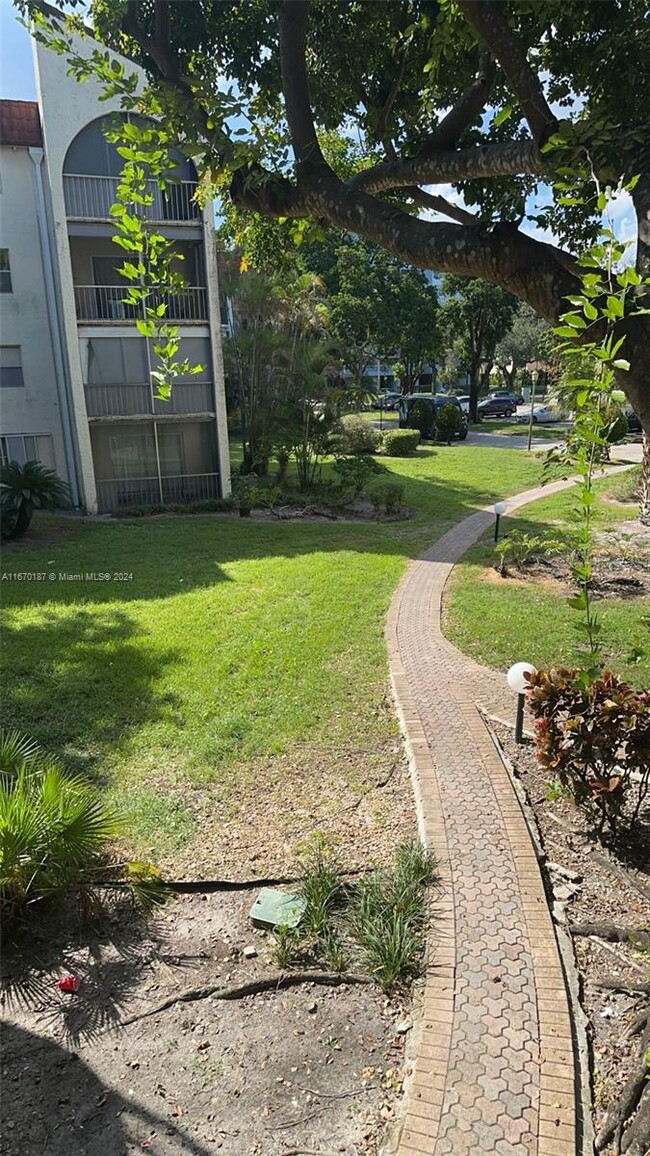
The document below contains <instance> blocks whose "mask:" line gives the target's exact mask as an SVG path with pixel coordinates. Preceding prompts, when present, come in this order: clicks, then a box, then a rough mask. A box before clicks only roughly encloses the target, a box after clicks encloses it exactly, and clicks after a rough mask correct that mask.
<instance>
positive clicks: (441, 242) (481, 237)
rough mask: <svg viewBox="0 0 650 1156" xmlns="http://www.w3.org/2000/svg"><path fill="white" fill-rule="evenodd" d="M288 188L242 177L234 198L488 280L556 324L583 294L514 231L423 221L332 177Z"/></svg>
mask: <svg viewBox="0 0 650 1156" xmlns="http://www.w3.org/2000/svg"><path fill="white" fill-rule="evenodd" d="M286 186H287V188H281V187H280V185H279V183H276V184H275V185H271V184H269V183H268V182H266V183H262V184H259V185H256V184H253V183H251V182H249V183H248V184H247V183H246V181H245V180H242V178H241V176H238V179H237V180H236V181H235V182H233V186H232V187H231V194H232V196H233V199H234V201H235V203H236V204H237V205H239V206H240V207H241V208H248V209H254V210H256V211H257V212H261V213H262V214H263V215H265V216H289V215H294V216H305V217H312V218H315V219H317V220H321V221H323V222H324V223H325V224H326V225H334V226H336V227H337V228H340V229H344V230H346V231H347V232H351V233H356V234H358V235H359V236H361V237H366V238H368V239H369V240H371V241H374V242H375V243H376V244H378V245H381V246H382V248H384V249H387V250H388V251H389V252H390V253H393V254H394V256H396V257H398V258H399V259H400V260H401V261H404V262H405V263H406V264H409V265H414V266H415V267H416V268H418V269H436V270H437V271H439V272H441V273H461V274H464V275H465V276H472V277H483V278H484V280H486V281H492V282H493V283H494V284H496V285H501V286H502V288H504V289H507V290H508V292H510V293H513V294H514V295H515V296H517V297H520V298H521V299H522V300H524V301H528V302H529V304H530V305H532V307H533V308H534V309H535V310H536V311H537V312H538V313H540V314H541V315H542V316H543V317H545V318H546V319H547V320H548V321H550V322H552V323H554V322H556V321H557V319H558V315H559V313H561V312H562V309H563V298H565V297H566V296H567V295H568V294H569V293H575V292H576V291H578V289H579V285H580V281H579V278H578V277H577V276H576V275H575V274H574V273H573V272H572V271H571V269H569V268H567V267H566V266H567V263H568V262H569V261H570V258H569V257H567V255H566V254H561V253H560V252H559V251H558V250H556V249H555V248H554V247H553V246H552V245H546V244H544V243H543V242H541V241H536V240H534V239H533V238H532V237H528V236H526V235H525V234H524V233H520V232H519V231H518V229H517V228H516V227H515V226H513V225H496V226H494V227H492V228H490V227H485V226H483V225H481V224H475V225H472V226H470V225H462V226H461V225H452V224H447V223H444V222H431V221H424V220H421V219H420V218H418V217H413V216H411V215H409V214H408V213H407V212H404V211H403V210H402V209H400V208H398V207H397V206H395V205H389V204H386V203H385V202H383V201H381V200H379V199H377V198H375V197H371V196H368V195H367V194H366V193H363V192H360V191H358V190H356V189H355V190H353V189H351V188H350V187H349V186H348V185H345V184H342V183H341V182H340V181H339V180H338V179H337V178H336V177H335V176H334V175H333V174H332V175H331V176H328V175H327V174H323V176H322V179H320V180H318V181H314V182H312V183H310V185H309V187H308V188H307V189H305V190H304V191H303V192H302V193H299V192H298V191H297V190H295V189H292V187H291V186H290V185H289V184H288V182H286ZM531 270H534V274H533V275H532V276H531Z"/></svg>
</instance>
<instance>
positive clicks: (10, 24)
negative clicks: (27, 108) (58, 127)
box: [0, 0, 36, 100]
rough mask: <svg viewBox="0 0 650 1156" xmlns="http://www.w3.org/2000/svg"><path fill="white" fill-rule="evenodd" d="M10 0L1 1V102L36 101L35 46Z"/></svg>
mask: <svg viewBox="0 0 650 1156" xmlns="http://www.w3.org/2000/svg"><path fill="white" fill-rule="evenodd" d="M16 17H17V13H16V9H15V8H14V6H13V4H12V3H11V0H0V99H2V100H36V85H35V83H34V66H33V63H32V46H31V42H30V39H29V34H28V32H27V29H26V28H23V27H22V25H20V24H19V23H18V20H17V18H16Z"/></svg>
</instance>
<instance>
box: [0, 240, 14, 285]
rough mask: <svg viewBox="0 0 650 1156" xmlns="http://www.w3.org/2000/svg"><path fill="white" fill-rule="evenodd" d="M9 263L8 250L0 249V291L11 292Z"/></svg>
mask: <svg viewBox="0 0 650 1156" xmlns="http://www.w3.org/2000/svg"><path fill="white" fill-rule="evenodd" d="M11 292H13V290H12V288H11V265H10V264H9V250H8V249H0V293H11Z"/></svg>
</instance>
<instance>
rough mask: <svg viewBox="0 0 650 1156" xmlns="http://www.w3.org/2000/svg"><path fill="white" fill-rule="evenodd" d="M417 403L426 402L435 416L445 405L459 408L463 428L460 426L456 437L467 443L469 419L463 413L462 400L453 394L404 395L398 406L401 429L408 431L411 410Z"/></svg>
mask: <svg viewBox="0 0 650 1156" xmlns="http://www.w3.org/2000/svg"><path fill="white" fill-rule="evenodd" d="M416 401H424V402H426V404H427V405H430V406H431V408H432V409H433V411H434V415H435V412H436V410H439V409H442V407H443V405H455V406H457V407H458V409H459V410H460V416H461V426H460V430H459V431H458V433H457V434H455V435H454V436H455V437H457V438H458V440H459V441H461V442H464V441H465V438H466V437H467V418H466V417H465V414H464V413H463V408H462V406H461V404H460V398H458V397H453V396H452V395H451V394H447V393H409V394H408V395H404V394H403V395H402V396H401V397H400V399H399V402H398V405H397V409H398V412H399V427H400V429H408V428H409V416H410V413H411V409H412V408H413V406H414V405H415V402H416Z"/></svg>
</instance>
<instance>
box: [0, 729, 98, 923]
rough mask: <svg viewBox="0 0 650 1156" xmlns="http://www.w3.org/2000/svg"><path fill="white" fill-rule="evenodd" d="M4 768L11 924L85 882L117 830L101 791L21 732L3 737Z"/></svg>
mask: <svg viewBox="0 0 650 1156" xmlns="http://www.w3.org/2000/svg"><path fill="white" fill-rule="evenodd" d="M0 768H1V770H0V907H1V908H2V910H3V913H4V914H5V915H8V916H10V917H11V916H16V915H23V914H25V913H26V911H27V909H28V907H29V906H31V905H32V904H34V903H35V902H37V901H43V900H46V899H56V898H61V897H62V896H63V895H64V894H65V893H66V892H67V891H68V890H69V889H70V888H71V887H73V886H75V885H77V886H79V885H80V884H81V883H83V882H86V881H87V880H88V878H89V875H90V874H91V872H92V869H93V868H94V867H96V866H98V864H99V862H100V856H101V852H102V850H103V847H104V844H105V842H106V841H107V840H108V839H110V838H112V837H113V836H114V835H115V834H116V833H117V823H116V819H115V817H114V816H113V815H112V813H111V812H110V811H109V809H108V808H107V807H106V805H105V803H104V802H103V800H102V799H101V797H100V794H99V792H98V791H97V790H96V788H95V787H93V786H91V785H90V784H89V783H87V782H86V781H85V780H84V779H82V778H80V777H79V776H71V775H67V774H66V772H65V771H64V769H63V768H62V767H61V766H60V765H59V764H58V763H57V762H56V761H55V760H53V759H51V758H49V757H48V756H47V755H45V754H44V753H43V752H42V751H41V750H40V749H39V748H38V747H37V746H36V744H35V743H32V742H30V741H29V740H28V739H25V738H23V737H22V736H20V735H18V734H17V733H16V732H15V731H12V732H9V733H3V734H2V735H0Z"/></svg>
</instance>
